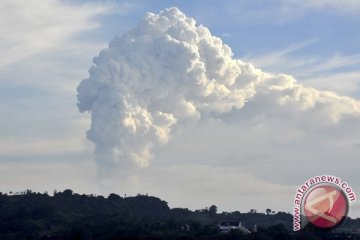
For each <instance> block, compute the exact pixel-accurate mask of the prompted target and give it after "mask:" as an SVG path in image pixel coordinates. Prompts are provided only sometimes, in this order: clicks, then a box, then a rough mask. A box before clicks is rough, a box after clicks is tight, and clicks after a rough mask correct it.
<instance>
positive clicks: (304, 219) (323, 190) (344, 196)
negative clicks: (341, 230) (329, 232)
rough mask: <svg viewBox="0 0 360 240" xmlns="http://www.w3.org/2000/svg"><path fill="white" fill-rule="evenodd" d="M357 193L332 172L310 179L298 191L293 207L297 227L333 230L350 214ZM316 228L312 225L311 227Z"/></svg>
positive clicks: (294, 228) (298, 228)
mask: <svg viewBox="0 0 360 240" xmlns="http://www.w3.org/2000/svg"><path fill="white" fill-rule="evenodd" d="M354 201H356V194H355V192H354V191H353V189H352V188H351V187H350V185H349V184H348V183H347V182H344V181H342V180H341V178H339V177H336V176H332V175H320V176H315V177H312V178H309V179H308V180H306V181H305V182H304V183H303V184H302V185H301V186H300V187H299V188H298V189H297V190H296V194H295V198H294V208H293V230H294V231H299V230H301V229H303V228H305V227H307V226H309V227H311V226H312V227H315V228H317V229H331V228H335V227H337V226H339V225H340V224H341V223H342V222H343V220H345V218H346V217H347V215H348V213H349V208H350V202H354ZM310 229H312V228H310Z"/></svg>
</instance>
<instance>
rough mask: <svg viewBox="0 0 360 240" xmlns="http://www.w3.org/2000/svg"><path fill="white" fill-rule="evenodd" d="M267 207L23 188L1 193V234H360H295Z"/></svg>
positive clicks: (264, 239)
mask: <svg viewBox="0 0 360 240" xmlns="http://www.w3.org/2000/svg"><path fill="white" fill-rule="evenodd" d="M265 212H266V213H258V212H257V211H256V210H255V209H252V210H250V211H249V212H247V213H240V212H239V211H235V212H231V213H227V212H222V213H218V212H217V208H216V206H215V205H213V206H210V207H209V208H205V209H201V210H196V211H191V210H188V209H184V208H174V209H170V208H169V207H168V205H167V202H165V201H163V200H160V199H159V198H156V197H152V196H147V195H137V196H132V197H121V196H119V195H117V194H110V195H109V196H108V197H107V198H105V197H103V196H96V195H84V194H83V195H80V194H76V193H73V191H71V190H65V191H63V192H54V196H49V195H48V194H47V193H43V194H42V193H34V192H31V191H30V190H27V191H26V192H24V193H22V194H2V193H0V239H1V240H2V239H9V240H12V239H14V240H15V239H16V240H21V239H49V240H50V239H64V240H65V239H84V240H93V239H159V240H161V239H171V240H173V239H183V240H185V239H220V240H222V239H224V240H232V239H247V240H252V239H258V240H268V239H270V240H292V239H297V240H301V239H306V240H311V239H314V240H315V239H345V237H346V239H360V238H356V237H355V236H353V235H352V236H350V235H349V236H350V237H351V238H347V236H348V235H347V236H345V235H341V236H340V238H329V237H324V236H320V237H319V234H311V233H297V234H296V235H295V234H293V233H292V232H291V224H292V216H291V214H289V213H284V212H278V213H275V212H273V211H271V210H270V209H267V210H266V211H265ZM224 221H241V222H242V224H243V226H244V227H246V228H248V229H249V230H250V231H252V233H250V234H245V233H243V232H242V231H240V230H231V231H230V232H229V233H227V234H223V233H220V232H219V229H218V225H219V223H221V222H224ZM255 225H256V226H257V227H256V232H254V231H253V230H254V226H255ZM344 226H346V227H347V228H358V227H360V220H350V219H349V220H347V221H345V224H344ZM327 236H330V235H329V234H327ZM332 236H335V235H334V234H333V235H332Z"/></svg>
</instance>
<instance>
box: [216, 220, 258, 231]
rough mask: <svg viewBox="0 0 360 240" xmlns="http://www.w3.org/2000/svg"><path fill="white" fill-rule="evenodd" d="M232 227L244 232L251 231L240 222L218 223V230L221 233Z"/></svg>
mask: <svg viewBox="0 0 360 240" xmlns="http://www.w3.org/2000/svg"><path fill="white" fill-rule="evenodd" d="M232 229H237V230H240V231H242V232H243V233H245V234H249V233H251V232H250V230H249V229H247V228H246V227H244V226H243V225H242V224H241V222H222V223H221V224H220V225H219V231H220V232H221V233H229V232H230V231H231V230H232Z"/></svg>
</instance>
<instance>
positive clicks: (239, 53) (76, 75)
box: [0, 0, 360, 216]
mask: <svg viewBox="0 0 360 240" xmlns="http://www.w3.org/2000/svg"><path fill="white" fill-rule="evenodd" d="M171 6H176V7H178V8H179V9H180V10H181V11H183V12H184V13H185V14H186V15H187V16H188V17H191V18H194V19H195V20H196V21H197V23H198V24H202V25H204V26H206V27H208V28H209V30H210V31H211V33H212V34H213V35H215V36H218V37H220V38H222V40H223V42H224V43H226V44H227V45H229V46H230V47H231V49H232V51H233V53H234V57H236V58H240V59H242V60H243V61H247V62H251V63H253V64H254V65H255V66H256V67H258V68H260V69H263V70H264V71H269V72H279V73H286V74H289V75H292V76H294V78H296V79H297V81H298V82H299V83H301V84H303V85H305V86H309V87H313V88H316V89H318V90H329V91H334V92H336V93H338V94H339V95H344V96H349V97H352V98H355V99H359V95H360V91H359V90H360V89H359V82H360V70H359V69H360V44H359V42H360V41H359V40H360V30H359V29H360V26H359V25H360V3H359V2H358V1H355V0H354V1H352V0H348V1H341V2H338V1H332V0H317V1H316V0H306V1H304V0H303V1H300V0H291V1H285V0H274V1H267V2H266V3H265V2H264V1H250V0H245V1H226V2H224V1H191V2H187V1H105V0H104V1H100V0H99V1H60V0H49V1H35V0H32V1H25V0H24V1H21V0H15V1H11V0H5V1H2V2H1V3H0V11H1V14H0V25H1V27H0V36H1V37H0V50H1V52H2V59H1V60H0V81H1V84H0V100H1V101H0V111H1V114H0V124H1V126H2V127H1V128H0V129H1V132H0V133H1V135H0V164H1V167H0V191H2V192H7V191H21V190H24V189H26V188H31V189H33V190H35V191H45V190H47V191H52V190H54V189H58V190H62V189H65V188H72V189H73V190H75V191H78V192H85V193H100V194H107V193H109V192H118V193H121V194H124V193H128V194H136V193H137V192H143V193H145V192H149V193H150V194H155V195H158V196H160V197H162V198H164V199H166V200H168V201H169V204H170V206H179V205H180V206H185V207H190V208H193V209H194V208H201V207H205V206H208V205H210V204H213V203H215V204H216V205H218V206H219V208H220V209H222V210H236V209H240V210H241V211H247V210H248V209H250V208H259V209H260V210H264V209H265V208H267V207H271V208H273V209H275V210H286V211H289V210H290V209H291V201H292V198H293V195H294V192H295V188H296V187H297V186H298V185H300V184H301V183H302V182H303V181H304V180H306V179H307V178H308V177H311V176H313V175H316V174H323V173H330V174H334V175H339V177H342V178H343V179H345V180H347V181H348V182H349V183H350V184H352V185H353V186H354V189H355V190H358V192H359V195H360V185H359V184H358V181H357V180H358V178H357V166H358V165H357V164H358V163H357V159H356V158H357V157H358V156H359V155H358V153H359V147H358V146H360V145H359V138H356V137H357V136H358V133H359V132H360V130H359V129H358V128H357V126H358V125H356V124H354V126H355V127H354V128H353V129H352V131H353V133H352V134H348V135H347V133H346V131H345V133H338V132H337V129H333V130H331V131H329V133H328V135H327V134H324V133H321V134H323V135H321V136H319V137H317V138H315V140H313V141H314V142H312V141H311V138H310V137H308V138H305V139H303V140H301V141H300V140H299V141H297V142H294V143H291V144H289V143H287V140H286V136H287V132H286V131H287V130H289V129H290V130H289V132H292V131H291V130H292V129H293V127H292V126H290V125H289V126H288V129H286V127H287V126H285V128H281V129H280V127H279V125H281V124H278V125H272V127H274V129H267V128H265V129H261V128H259V129H258V130H257V131H258V132H257V133H256V134H255V135H250V133H249V132H246V131H247V130H246V126H245V125H244V126H240V127H235V128H234V127H233V126H232V125H231V126H227V127H224V126H219V125H218V123H217V122H210V123H207V124H204V126H201V127H197V128H195V129H190V130H189V131H188V132H187V133H184V134H183V135H181V136H180V137H178V138H175V139H174V140H173V141H171V142H170V143H169V145H167V146H165V147H164V148H163V149H161V150H157V151H158V152H157V153H156V156H157V157H155V159H154V162H153V163H152V164H150V166H149V167H148V168H145V169H141V170H139V171H140V173H139V175H136V176H134V177H132V178H131V179H126V180H124V181H123V179H122V178H121V176H122V174H123V173H113V175H112V176H110V177H109V179H106V180H99V179H98V176H97V166H96V164H95V163H94V159H93V151H94V146H93V144H92V143H91V142H90V141H88V140H87V139H86V131H87V129H89V125H90V115H89V114H81V113H79V112H78V109H77V107H76V103H77V99H76V94H77V93H76V87H77V86H78V84H79V83H80V81H81V80H82V79H84V78H87V77H88V72H87V71H88V69H89V68H90V67H91V66H92V58H93V57H95V56H97V55H98V53H99V51H100V50H101V49H103V48H106V47H107V46H108V43H109V42H110V41H111V39H112V38H113V37H114V36H115V35H116V34H122V33H125V32H126V31H128V30H130V29H132V28H133V27H135V26H136V24H137V23H138V22H139V21H140V19H141V18H142V17H143V15H144V13H145V12H154V13H158V12H159V11H161V10H163V9H164V8H167V7H171ZM279 114H281V113H280V112H279ZM274 115H275V116H276V112H275V113H274ZM284 125H287V124H286V123H285V124H284ZM349 126H351V127H352V126H353V125H351V123H350V124H349ZM276 127H278V128H276ZM339 131H340V130H339ZM189 132H191V133H192V134H189ZM233 132H236V133H240V134H242V133H244V135H246V134H249V137H248V138H247V139H237V138H236V137H229V136H230V135H231V134H232V133H233ZM294 133H295V131H294ZM274 134H275V135H277V136H278V138H279V139H278V138H276V137H275V142H276V144H274V145H271V144H270V143H271V142H272V138H273V136H274ZM319 135H320V133H319ZM338 135H341V137H339V138H338V139H337V136H338ZM281 136H283V137H284V138H283V139H282V138H281ZM309 136H310V135H309ZM311 136H312V135H311ZM213 139H218V140H213ZM226 139H231V140H233V141H232V142H231V143H226ZM276 139H278V141H277V140H276ZM284 139H285V140H284ZM329 139H330V140H329ZM223 140H224V141H223ZM320 140H321V141H324V142H323V144H321V143H319V142H317V141H320ZM251 143H254V144H253V145H252V144H251ZM312 145H316V146H317V148H316V149H317V150H316V151H315V150H314V148H312ZM209 146H210V147H211V148H213V150H212V151H209ZM334 146H336V147H334ZM252 147H253V148H254V149H255V150H254V151H253V152H249V154H248V155H241V154H238V153H237V150H238V149H239V148H240V149H241V148H244V149H246V148H252ZM331 148H332V149H331ZM257 149H260V150H261V151H259V150H257ZM313 152H316V153H313ZM225 153H226V154H225ZM271 156H272V157H271ZM330 156H331V157H333V158H331V159H330ZM240 157H243V158H249V159H251V160H249V161H246V162H241V161H240V162H239V161H237V159H238V158H240ZM316 157H319V158H322V160H318V161H315V166H311V165H310V164H311V159H312V158H316ZM168 158H174V159H176V160H174V162H172V163H169V162H167V161H166V160H165V159H168ZM216 158H224V159H225V160H224V161H222V162H220V163H219V162H217V161H216ZM263 158H269V159H270V160H269V161H262V160H261V159H263ZM289 158H290V160H289ZM291 158H293V160H291ZM180 159H188V160H184V161H180ZM189 159H191V160H189ZM271 159H275V160H273V162H272V161H271ZM309 159H310V160H309ZM324 159H329V160H324ZM327 161H331V162H327ZM341 161H342V162H341ZM325 162H326V164H327V165H328V166H329V167H328V168H327V167H325V169H321V167H323V165H322V163H325ZM299 163H302V164H301V165H305V167H301V168H299V171H296V169H294V168H293V167H294V165H295V166H296V165H297V164H299ZM344 165H346V166H344ZM306 166H307V167H306ZM294 171H295V172H296V174H294ZM301 171H303V174H302V172H301ZM274 175H276V176H274ZM189 176H191V177H189ZM193 176H195V177H193ZM211 179H213V180H211ZM228 179H231V181H232V182H237V183H238V184H234V185H231V184H230V186H229V188H230V189H227V190H226V189H225V190H224V189H223V190H221V191H219V190H218V189H219V188H224V186H226V185H227V181H228ZM165 180H166V181H167V182H168V185H164V181H165ZM235 188H236V189H235ZM195 193H196V194H197V195H196V197H193V195H194V194H195ZM274 195H276V196H277V197H276V198H275V199H274V197H273V196H274ZM352 214H353V215H354V216H359V214H360V208H359V207H358V206H357V205H356V206H354V207H353V211H352Z"/></svg>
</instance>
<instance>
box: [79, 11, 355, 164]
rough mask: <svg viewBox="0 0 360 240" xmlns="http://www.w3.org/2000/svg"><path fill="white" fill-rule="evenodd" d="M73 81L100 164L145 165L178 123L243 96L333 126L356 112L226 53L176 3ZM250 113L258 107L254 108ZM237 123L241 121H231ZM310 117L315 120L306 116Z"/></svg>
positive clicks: (238, 102) (230, 105)
mask: <svg viewBox="0 0 360 240" xmlns="http://www.w3.org/2000/svg"><path fill="white" fill-rule="evenodd" d="M94 64H95V65H94V66H93V67H92V68H91V69H90V70H89V73H90V76H89V78H88V79H84V80H83V81H81V83H80V85H79V87H78V89H77V90H78V96H77V97H78V101H79V103H78V108H79V110H80V111H81V112H85V111H88V112H90V113H91V120H92V122H91V128H90V129H89V131H88V133H87V136H88V139H89V140H91V141H93V142H94V143H95V145H96V150H95V153H96V161H97V163H98V164H99V166H100V167H101V168H104V169H107V168H111V167H113V166H117V165H119V166H120V167H126V166H130V165H132V164H133V163H136V165H138V166H141V167H144V166H147V165H148V164H149V159H151V157H152V149H153V148H154V147H157V146H161V145H163V144H166V143H167V142H168V141H169V139H170V137H171V132H172V130H173V129H174V128H175V127H176V128H178V129H181V127H182V126H184V125H185V123H186V122H189V121H192V122H194V121H198V120H200V119H207V118H216V119H221V118H222V117H223V116H225V115H227V114H229V113H230V112H235V111H241V108H243V107H244V105H245V104H247V102H249V103H250V102H252V101H253V102H257V103H259V102H260V103H261V102H263V103H264V105H266V110H265V109H264V111H267V112H270V111H271V109H274V108H276V109H279V108H282V109H286V111H292V112H296V113H297V114H298V115H299V116H300V119H301V116H312V117H313V118H314V119H318V118H320V119H322V120H324V121H322V123H321V124H323V122H326V123H329V124H336V123H338V122H339V121H340V120H342V119H343V118H346V117H348V116H359V112H360V105H359V102H357V101H356V100H354V99H351V98H347V97H340V96H338V95H336V94H335V93H332V92H321V91H317V90H315V89H312V88H305V87H303V86H301V85H299V84H298V83H297V82H296V81H295V80H294V79H293V78H292V77H291V76H288V75H284V74H270V73H266V72H263V71H261V70H259V69H256V68H254V67H253V66H252V65H251V64H249V63H244V62H242V61H241V60H239V59H234V58H232V52H231V49H230V48H229V47H228V46H227V45H225V44H223V43H222V41H221V39H219V38H217V37H214V36H212V35H211V33H210V31H209V30H208V29H207V28H206V27H204V26H202V25H197V24H196V22H195V20H194V19H192V18H188V17H186V16H185V15H184V14H183V13H182V12H181V11H179V10H178V9H177V8H170V9H166V10H164V11H162V12H160V13H159V14H153V13H147V14H146V15H145V17H144V18H143V19H142V21H141V22H140V23H139V24H138V26H137V27H135V28H134V29H133V30H131V31H129V32H127V33H125V34H124V35H121V36H116V37H115V38H114V39H113V40H112V41H111V42H110V45H109V47H108V48H106V49H104V50H102V51H101V52H100V54H99V56H97V57H95V58H94ZM257 111H261V109H258V110H257ZM238 121H239V122H241V119H238ZM314 121H316V120H314Z"/></svg>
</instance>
